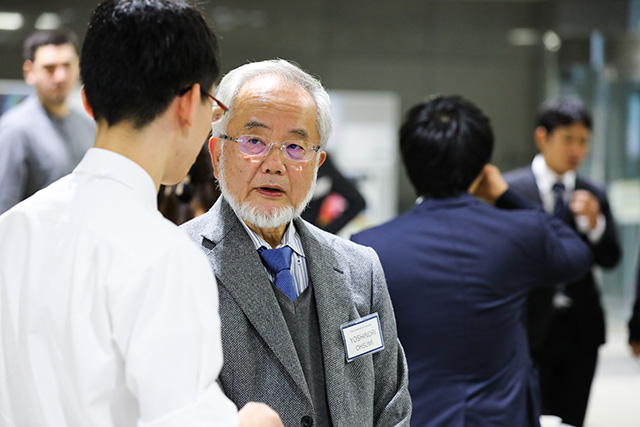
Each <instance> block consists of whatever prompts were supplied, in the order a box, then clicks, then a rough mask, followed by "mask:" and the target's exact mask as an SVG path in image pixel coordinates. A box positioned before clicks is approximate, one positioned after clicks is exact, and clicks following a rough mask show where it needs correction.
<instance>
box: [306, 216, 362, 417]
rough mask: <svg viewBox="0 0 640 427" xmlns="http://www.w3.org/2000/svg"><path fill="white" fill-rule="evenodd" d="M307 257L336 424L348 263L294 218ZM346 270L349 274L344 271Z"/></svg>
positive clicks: (340, 403)
mask: <svg viewBox="0 0 640 427" xmlns="http://www.w3.org/2000/svg"><path fill="white" fill-rule="evenodd" d="M294 223H295V226H296V230H297V231H298V233H299V234H300V238H301V240H302V246H303V248H304V253H305V258H306V261H307V270H308V273H309V281H310V282H311V284H312V286H313V292H314V295H315V298H316V308H317V310H318V324H319V327H320V339H321V343H322V356H323V359H324V375H325V384H326V392H327V398H328V401H329V408H330V411H331V415H332V419H333V423H334V425H337V424H339V422H338V421H339V420H341V419H344V417H343V415H342V409H343V407H344V399H343V398H344V392H345V387H344V369H345V363H346V362H345V350H344V344H343V341H342V335H341V332H340V326H341V325H343V324H345V323H347V322H349V320H351V317H350V314H351V313H352V312H353V309H352V308H351V307H352V306H353V304H352V303H351V295H350V292H349V287H348V283H347V282H346V281H347V274H348V266H346V265H343V263H342V262H341V261H340V260H339V259H338V257H337V256H336V255H335V252H334V249H333V248H331V247H329V246H326V245H325V244H323V243H321V242H320V241H319V240H318V238H317V237H316V236H314V234H313V232H312V230H311V229H310V228H309V227H308V226H307V224H306V223H305V222H304V221H302V220H301V219H299V218H297V219H295V220H294ZM345 273H347V274H345Z"/></svg>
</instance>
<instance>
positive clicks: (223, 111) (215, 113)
mask: <svg viewBox="0 0 640 427" xmlns="http://www.w3.org/2000/svg"><path fill="white" fill-rule="evenodd" d="M190 90H191V87H187V88H184V89H182V90H181V91H180V92H178V94H179V95H180V96H182V95H184V94H185V93H187V92H189V91H190ZM200 94H202V95H203V96H206V97H209V98H211V100H212V101H213V102H214V103H215V104H218V107H220V110H216V108H214V107H215V104H212V106H211V110H212V111H213V117H212V118H211V123H215V122H217V121H218V120H220V119H221V118H222V117H223V116H224V115H225V114H227V111H229V108H228V107H227V106H226V105H224V104H223V103H222V102H220V101H218V99H217V98H216V97H215V96H213V95H211V94H210V93H209V92H205V91H204V90H202V89H200Z"/></svg>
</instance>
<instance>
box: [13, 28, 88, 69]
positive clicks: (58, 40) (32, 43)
mask: <svg viewBox="0 0 640 427" xmlns="http://www.w3.org/2000/svg"><path fill="white" fill-rule="evenodd" d="M50 44H52V45H54V46H60V45H63V44H70V45H72V46H73V48H74V49H75V50H76V53H77V52H78V37H77V36H76V34H75V33H74V32H73V31H71V30H68V29H66V28H57V29H55V30H42V31H36V32H35V33H33V34H31V35H30V36H29V37H27V39H26V40H25V41H24V45H23V47H22V56H23V57H24V60H25V61H33V60H34V59H35V57H36V50H38V48H39V47H41V46H46V45H50Z"/></svg>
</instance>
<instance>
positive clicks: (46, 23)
mask: <svg viewBox="0 0 640 427" xmlns="http://www.w3.org/2000/svg"><path fill="white" fill-rule="evenodd" d="M61 24H62V20H61V19H60V15H58V14H57V13H41V14H40V16H38V19H36V24H35V27H36V28H37V29H38V30H55V29H56V28H60V25H61Z"/></svg>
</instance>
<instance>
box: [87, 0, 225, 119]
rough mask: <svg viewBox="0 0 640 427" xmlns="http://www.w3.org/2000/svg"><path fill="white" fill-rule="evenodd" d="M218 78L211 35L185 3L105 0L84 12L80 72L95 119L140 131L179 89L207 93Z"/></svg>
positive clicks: (215, 47) (201, 18)
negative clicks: (123, 123)
mask: <svg viewBox="0 0 640 427" xmlns="http://www.w3.org/2000/svg"><path fill="white" fill-rule="evenodd" d="M219 75H220V60H219V53H218V41H217V38H216V35H215V34H214V32H213V30H212V29H211V27H210V26H209V24H208V23H207V20H206V18H205V17H204V14H203V13H202V11H201V10H200V9H198V8H197V7H196V6H195V5H193V4H191V3H189V2H188V1H183V0H153V1H151V0H106V1H104V2H102V3H100V4H99V5H98V6H97V7H96V9H95V10H94V11H93V14H92V15H91V20H90V22H89V27H88V30H87V34H86V36H85V39H84V44H83V46H82V53H81V55H80V77H81V79H82V82H83V84H84V90H85V94H86V97H87V102H88V103H89V106H90V107H91V110H92V112H93V116H94V118H95V119H96V121H99V120H105V121H106V122H107V124H108V125H109V126H112V125H114V124H116V123H119V122H121V121H123V120H129V121H131V123H132V125H133V126H134V127H135V128H138V129H140V128H142V127H144V126H145V125H147V124H149V123H151V122H152V121H153V120H155V119H156V117H158V116H159V115H160V114H162V113H163V112H164V111H165V110H166V109H167V108H168V106H169V104H170V103H171V102H172V101H173V99H174V98H175V97H176V96H177V95H179V94H180V93H181V91H183V90H185V89H188V88H189V87H191V86H192V85H193V84H195V83H199V84H200V87H201V90H202V91H209V90H210V88H211V86H212V85H213V84H214V83H215V81H216V80H217V78H218V77H219ZM203 98H206V97H203ZM203 102H204V101H203Z"/></svg>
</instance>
